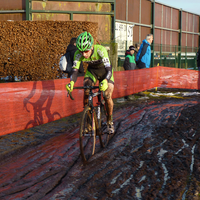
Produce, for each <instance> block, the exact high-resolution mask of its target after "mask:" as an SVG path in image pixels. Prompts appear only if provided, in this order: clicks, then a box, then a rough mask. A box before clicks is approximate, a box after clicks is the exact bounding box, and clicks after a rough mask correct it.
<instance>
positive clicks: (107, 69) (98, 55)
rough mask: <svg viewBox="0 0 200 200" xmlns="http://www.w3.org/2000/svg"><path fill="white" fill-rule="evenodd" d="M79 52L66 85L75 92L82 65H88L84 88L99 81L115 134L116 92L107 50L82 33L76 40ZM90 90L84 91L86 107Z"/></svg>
mask: <svg viewBox="0 0 200 200" xmlns="http://www.w3.org/2000/svg"><path fill="white" fill-rule="evenodd" d="M76 46H77V48H78V50H77V51H76V52H75V54H74V62H73V66H72V75H71V76H70V83H69V84H67V85H66V89H67V91H68V92H72V91H73V86H74V83H75V82H76V80H77V74H78V70H79V67H80V63H81V61H82V62H86V63H87V64H88V68H87V71H86V73H85V77H84V86H91V85H95V84H96V82H97V80H98V81H99V89H100V90H101V91H104V92H105V95H104V100H105V103H106V110H107V116H108V118H107V129H108V133H109V134H113V133H114V124H113V119H112V113H113V100H112V93H113V90H114V76H113V70H112V66H111V63H110V60H109V57H108V53H107V50H106V49H105V47H103V46H102V45H94V39H93V37H92V35H91V34H90V33H89V32H86V31H85V32H83V33H81V34H80V35H79V36H78V37H77V40H76ZM88 96H89V90H85V91H84V106H85V105H87V103H88Z"/></svg>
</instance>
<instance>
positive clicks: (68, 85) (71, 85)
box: [65, 81, 74, 93]
mask: <svg viewBox="0 0 200 200" xmlns="http://www.w3.org/2000/svg"><path fill="white" fill-rule="evenodd" d="M65 87H66V89H67V91H68V92H69V93H71V92H72V91H73V88H74V81H70V83H69V84H67V85H66V86H65Z"/></svg>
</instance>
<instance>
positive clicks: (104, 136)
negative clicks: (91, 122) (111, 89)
mask: <svg viewBox="0 0 200 200" xmlns="http://www.w3.org/2000/svg"><path fill="white" fill-rule="evenodd" d="M100 109H101V114H100V119H98V125H99V139H100V143H101V146H102V147H106V146H107V144H108V141H109V137H110V136H109V134H108V133H107V112H106V107H105V104H103V103H102V104H101V106H100Z"/></svg>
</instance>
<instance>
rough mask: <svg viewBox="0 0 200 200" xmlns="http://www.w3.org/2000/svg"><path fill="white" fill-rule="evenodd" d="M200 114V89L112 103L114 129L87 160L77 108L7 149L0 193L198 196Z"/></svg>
mask: <svg viewBox="0 0 200 200" xmlns="http://www.w3.org/2000/svg"><path fill="white" fill-rule="evenodd" d="M199 113H200V97H199V96H198V95H193V96H189V97H185V96H184V97H183V96H181V95H177V96H176V98H174V97H172V96H168V97H166V96H165V97H159V98H156V97H151V98H149V99H145V98H143V99H140V100H138V99H136V100H132V101H127V102H125V103H120V104H119V103H117V102H115V109H114V115H113V117H114V124H115V130H116V133H115V135H114V136H113V138H112V139H111V140H110V142H109V145H108V146H107V147H106V148H103V149H102V148H100V145H99V143H97V149H96V153H95V155H94V156H93V157H92V158H91V159H90V161H89V162H88V164H87V165H83V163H82V160H81V158H80V152H79V143H78V141H79V138H78V137H79V136H78V134H79V128H78V125H79V124H78V122H77V120H74V119H80V115H76V116H73V117H70V118H67V122H68V124H67V126H66V127H62V129H60V131H58V132H57V133H56V134H55V135H53V134H52V136H51V137H48V138H45V137H44V136H43V137H44V138H43V141H42V142H38V143H35V145H29V147H26V148H25V149H24V150H23V151H18V152H17V153H15V154H14V153H13V154H9V155H10V156H8V157H5V156H4V159H3V160H1V163H0V164H1V165H0V199H2V200H11V199H15V200H16V199H19V200H24V199H29V200H39V199H42V200H61V199H71V200H83V199H84V200H94V199H99V200H103V199H105V200H106V199H114V200H115V199H116V200H126V199H127V200H128V199H130V200H134V199H136V200H150V199H152V200H186V199H187V200H190V199H191V200H196V199H200V140H199V137H200V118H199ZM57 123H58V122H57ZM55 132H56V131H55ZM40 134H41V135H42V131H41V132H40ZM38 135H39V134H38ZM41 138H42V136H41ZM1 140H3V138H2V137H1ZM40 141H41V140H40ZM16 145H17V144H16Z"/></svg>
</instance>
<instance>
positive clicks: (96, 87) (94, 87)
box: [67, 86, 99, 100]
mask: <svg viewBox="0 0 200 200" xmlns="http://www.w3.org/2000/svg"><path fill="white" fill-rule="evenodd" d="M98 88H99V86H81V87H74V89H92V90H93V89H98ZM68 95H69V96H70V99H71V100H74V97H73V96H72V93H71V92H68ZM68 95H67V96H68Z"/></svg>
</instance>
